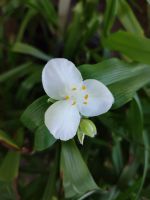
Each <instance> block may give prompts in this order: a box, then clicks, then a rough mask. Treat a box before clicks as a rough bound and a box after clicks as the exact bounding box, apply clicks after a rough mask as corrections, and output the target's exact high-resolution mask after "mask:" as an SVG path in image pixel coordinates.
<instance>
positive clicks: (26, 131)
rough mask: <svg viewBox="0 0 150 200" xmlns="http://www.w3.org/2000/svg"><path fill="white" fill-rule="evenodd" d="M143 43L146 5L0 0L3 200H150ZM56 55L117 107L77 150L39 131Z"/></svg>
mask: <svg viewBox="0 0 150 200" xmlns="http://www.w3.org/2000/svg"><path fill="white" fill-rule="evenodd" d="M149 36H150V1H149V0H147V1H146V0H138V1H136V0H78V1H76V0H0V61H1V65H0V200H59V199H60V200H61V199H62V200H63V199H74V200H77V199H89V200H136V199H141V200H149V199H150V184H149V183H150V173H149V151H150V147H149V140H150V137H149V130H150V121H149V119H150V101H149V100H150V87H149V86H150V85H149V84H148V83H149V81H150V39H149ZM55 57H64V58H68V59H70V60H71V61H72V62H74V63H75V65H76V66H77V67H79V70H80V71H81V73H82V75H83V77H84V78H95V79H99V80H102V82H104V83H105V84H106V85H108V87H109V88H110V90H111V91H112V93H113V94H114V96H115V99H116V104H115V105H114V108H113V109H112V110H111V111H110V112H108V113H106V114H104V115H102V116H100V117H95V118H93V119H92V120H93V122H94V123H95V125H96V127H97V131H98V134H97V136H96V137H95V138H86V140H85V142H84V145H83V146H82V145H80V144H79V142H78V141H77V139H76V138H75V141H76V143H75V142H73V141H72V142H70V143H66V144H65V143H64V144H61V142H60V141H55V139H54V138H53V137H52V136H51V135H50V134H49V133H48V131H47V129H46V127H45V126H44V122H43V116H44V112H45V110H46V109H47V107H48V104H47V99H48V97H47V96H45V93H44V90H43V88H42V84H41V72H42V69H43V67H44V65H45V64H46V62H47V61H48V60H49V59H51V58H55ZM96 63H98V64H97V65H94V64H96ZM83 64H85V65H83ZM89 64H90V65H89ZM66 73H67V72H66ZM137 91H138V92H137Z"/></svg>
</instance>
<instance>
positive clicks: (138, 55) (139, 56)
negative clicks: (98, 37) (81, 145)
mask: <svg viewBox="0 0 150 200" xmlns="http://www.w3.org/2000/svg"><path fill="white" fill-rule="evenodd" d="M103 45H104V47H107V48H109V49H111V50H115V51H119V52H121V53H122V54H125V55H126V56H128V57H129V58H131V59H132V60H135V61H139V62H143V63H147V64H150V56H149V55H150V39H148V38H146V37H140V36H138V35H136V34H133V33H128V32H124V31H118V32H116V33H113V34H111V35H110V36H109V37H108V38H105V39H104V40H103Z"/></svg>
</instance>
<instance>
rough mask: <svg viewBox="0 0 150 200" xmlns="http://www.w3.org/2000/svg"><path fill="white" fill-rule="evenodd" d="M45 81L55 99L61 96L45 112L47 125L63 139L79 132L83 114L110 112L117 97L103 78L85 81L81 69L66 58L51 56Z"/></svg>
mask: <svg viewBox="0 0 150 200" xmlns="http://www.w3.org/2000/svg"><path fill="white" fill-rule="evenodd" d="M42 84H43V88H44V90H45V92H46V93H47V95H48V96H49V97H51V98H52V99H55V100H58V101H56V102H55V103H54V104H52V105H51V106H50V107H49V108H48V109H47V111H46V112H45V125H46V127H47V128H48V130H49V131H50V133H51V134H52V135H53V136H54V137H55V138H56V139H60V140H64V141H65V140H69V139H71V138H73V137H74V136H75V135H76V132H77V130H78V127H79V124H80V119H81V117H82V116H86V117H92V116H98V115H100V114H103V113H105V112H107V111H108V110H109V109H110V108H111V106H112V104H113V102H114V98H113V95H112V94H111V92H110V91H109V89H108V88H107V87H106V86H105V85H104V84H103V83H101V82H99V81H97V80H94V79H88V80H85V81H83V79H82V76H81V73H80V72H79V70H78V69H77V68H76V67H75V65H74V64H73V63H72V62H70V61H69V60H67V59H64V58H55V59H51V60H50V61H49V62H48V63H47V64H46V65H45V67H44V69H43V72H42Z"/></svg>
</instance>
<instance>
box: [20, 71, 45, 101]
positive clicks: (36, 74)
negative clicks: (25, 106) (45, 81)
mask: <svg viewBox="0 0 150 200" xmlns="http://www.w3.org/2000/svg"><path fill="white" fill-rule="evenodd" d="M41 69H42V68H41ZM41 69H36V70H34V71H33V73H31V75H29V76H28V77H27V78H26V79H25V80H23V81H22V83H21V84H20V87H19V90H18V92H17V98H18V100H19V101H25V100H26V99H27V95H28V94H29V92H30V91H31V90H32V89H33V88H34V87H35V85H36V84H38V83H40V82H41V73H42V70H41Z"/></svg>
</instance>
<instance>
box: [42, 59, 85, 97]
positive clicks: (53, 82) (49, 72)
mask: <svg viewBox="0 0 150 200" xmlns="http://www.w3.org/2000/svg"><path fill="white" fill-rule="evenodd" d="M81 81H82V76H81V73H80V72H79V70H78V69H77V68H76V67H75V65H74V64H73V63H72V62H70V61H69V60H67V59H65V58H55V59H51V60H50V61H49V62H48V63H47V64H46V65H45V67H44V69H43V72H42V83H43V87H44V90H45V92H46V93H47V95H48V96H49V97H51V98H53V99H55V100H61V99H63V98H64V97H65V96H66V95H67V94H68V90H69V89H70V88H69V87H74V86H75V85H76V84H79V83H80V82H81Z"/></svg>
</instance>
